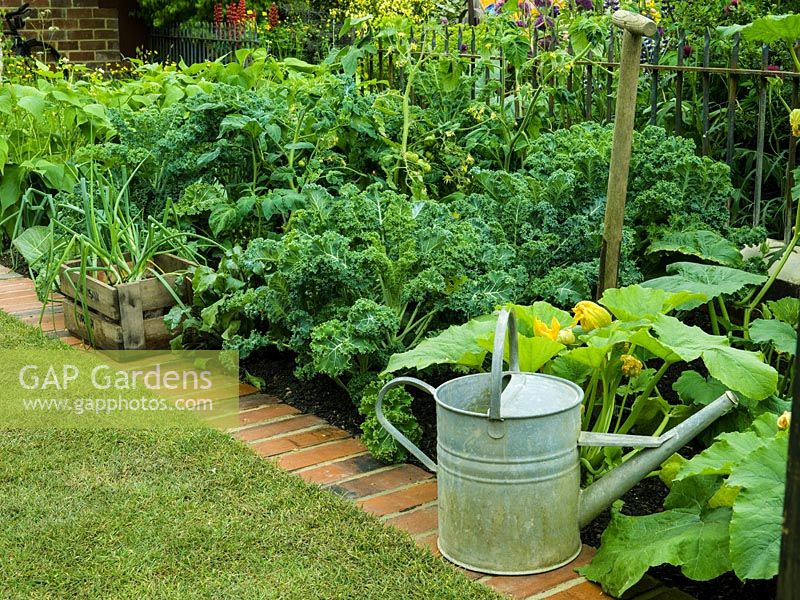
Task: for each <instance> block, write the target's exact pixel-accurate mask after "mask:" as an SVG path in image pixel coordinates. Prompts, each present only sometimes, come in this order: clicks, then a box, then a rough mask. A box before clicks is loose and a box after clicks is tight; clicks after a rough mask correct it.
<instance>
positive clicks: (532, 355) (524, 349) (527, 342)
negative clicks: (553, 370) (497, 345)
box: [478, 335, 564, 373]
mask: <svg viewBox="0 0 800 600" xmlns="http://www.w3.org/2000/svg"><path fill="white" fill-rule="evenodd" d="M478 343H479V344H480V346H481V348H483V349H484V350H486V351H487V352H491V351H492V349H493V348H494V335H490V336H489V337H486V338H483V339H481V340H479V342H478ZM517 347H518V350H519V368H520V370H521V371H527V372H529V373H535V372H536V371H538V370H539V369H541V368H542V366H544V364H545V363H547V361H549V360H550V359H551V358H553V357H554V356H555V355H556V354H558V353H559V352H560V351H561V350H563V349H564V345H563V344H559V343H558V342H554V341H553V340H551V339H550V338H547V337H541V336H539V337H528V336H526V335H518V336H517ZM503 357H504V358H505V360H506V362H508V358H509V355H508V343H506V345H505V348H504V353H503Z"/></svg>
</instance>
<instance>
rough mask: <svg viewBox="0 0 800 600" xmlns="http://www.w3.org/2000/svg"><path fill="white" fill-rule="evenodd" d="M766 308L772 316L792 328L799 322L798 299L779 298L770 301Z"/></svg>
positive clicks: (799, 303)
mask: <svg viewBox="0 0 800 600" xmlns="http://www.w3.org/2000/svg"><path fill="white" fill-rule="evenodd" d="M767 308H768V309H769V311H770V313H772V316H773V317H775V318H776V319H778V320H779V321H783V322H784V323H788V324H789V325H791V326H792V327H797V322H798V320H800V298H788V297H787V298H781V299H780V300H770V301H769V302H767Z"/></svg>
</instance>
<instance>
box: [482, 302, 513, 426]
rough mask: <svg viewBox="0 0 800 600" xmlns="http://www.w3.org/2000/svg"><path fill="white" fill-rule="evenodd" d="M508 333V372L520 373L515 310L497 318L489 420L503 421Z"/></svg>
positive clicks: (503, 313) (506, 311)
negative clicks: (505, 357)
mask: <svg viewBox="0 0 800 600" xmlns="http://www.w3.org/2000/svg"><path fill="white" fill-rule="evenodd" d="M506 333H508V370H509V371H512V372H515V373H518V372H519V350H518V347H517V317H516V315H515V314H514V311H513V309H512V310H508V309H505V308H504V309H503V310H501V311H500V316H499V317H497V328H496V329H495V330H494V350H493V351H492V379H491V384H492V387H491V390H492V397H491V401H490V403H489V420H491V421H502V420H503V417H502V416H501V415H500V396H501V394H502V393H503V350H504V348H505V345H506Z"/></svg>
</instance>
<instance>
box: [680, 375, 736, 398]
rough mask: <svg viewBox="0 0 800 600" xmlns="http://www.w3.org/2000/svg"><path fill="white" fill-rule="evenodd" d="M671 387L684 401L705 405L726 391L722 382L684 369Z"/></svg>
mask: <svg viewBox="0 0 800 600" xmlns="http://www.w3.org/2000/svg"><path fill="white" fill-rule="evenodd" d="M672 389H673V390H675V391H676V392H678V394H679V395H680V397H681V400H683V401H684V402H685V403H687V404H688V403H691V404H698V405H700V406H706V405H707V404H711V403H712V402H713V401H714V400H716V399H717V398H719V397H720V396H721V395H722V394H724V393H725V392H727V391H728V388H727V387H726V386H724V385H723V384H722V383H720V382H719V381H717V380H716V379H714V378H713V377H710V378H708V379H706V378H705V377H703V376H702V375H700V373H698V372H697V371H684V372H683V373H681V376H680V377H678V379H677V381H676V382H675V383H673V384H672Z"/></svg>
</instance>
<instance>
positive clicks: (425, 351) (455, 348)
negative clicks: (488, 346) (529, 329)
mask: <svg viewBox="0 0 800 600" xmlns="http://www.w3.org/2000/svg"><path fill="white" fill-rule="evenodd" d="M496 324H497V315H484V316H482V317H478V318H476V319H472V320H471V321H469V322H467V323H465V324H464V325H453V326H452V327H448V328H447V329H445V330H444V331H443V332H442V333H440V334H439V335H437V336H435V337H432V338H428V339H426V340H422V341H421V342H420V343H419V344H417V346H416V348H412V349H411V350H408V351H406V352H401V353H399V354H393V355H392V357H391V358H390V359H389V364H388V366H387V367H386V371H385V372H386V373H394V372H396V371H400V370H403V369H416V370H421V369H424V368H425V367H429V366H430V365H441V364H447V365H464V366H466V367H472V368H477V367H480V366H481V365H482V364H483V360H484V358H485V357H486V350H485V349H483V348H482V347H481V346H480V344H479V340H480V339H482V338H486V337H488V336H489V335H491V334H492V332H494V328H495V326H496Z"/></svg>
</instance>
